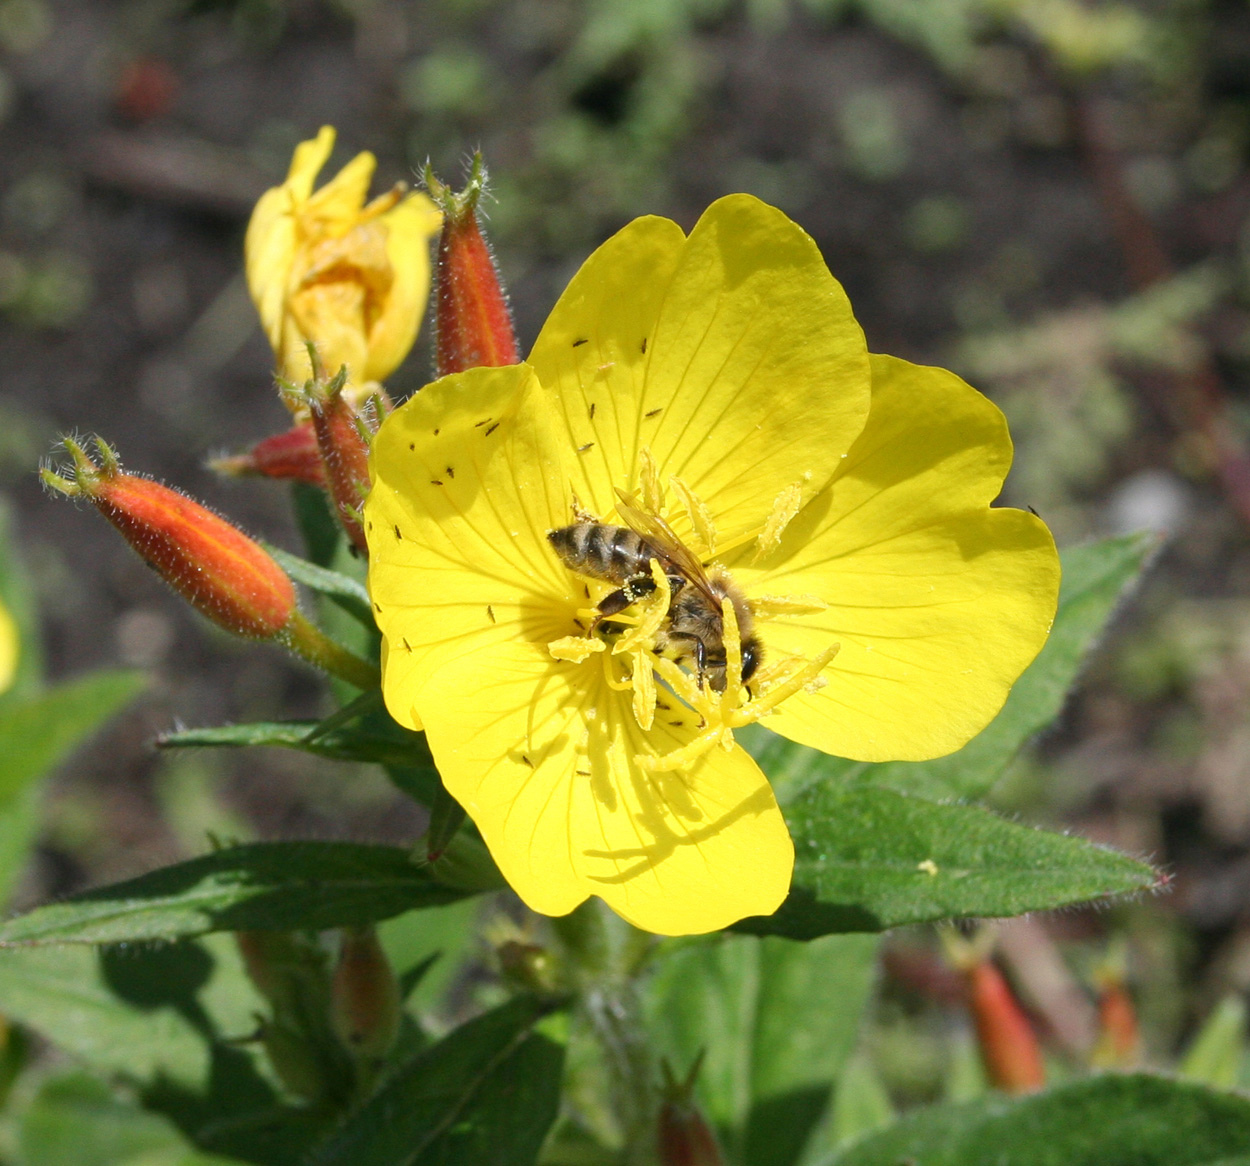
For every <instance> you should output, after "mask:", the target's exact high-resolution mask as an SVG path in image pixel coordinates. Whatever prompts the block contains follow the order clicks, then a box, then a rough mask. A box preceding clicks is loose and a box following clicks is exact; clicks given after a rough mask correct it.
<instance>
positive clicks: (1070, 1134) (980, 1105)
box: [831, 1074, 1250, 1166]
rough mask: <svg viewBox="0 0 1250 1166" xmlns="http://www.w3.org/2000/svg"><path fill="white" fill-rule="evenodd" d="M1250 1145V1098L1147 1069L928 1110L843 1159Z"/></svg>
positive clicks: (981, 1157)
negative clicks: (1015, 1097)
mask: <svg viewBox="0 0 1250 1166" xmlns="http://www.w3.org/2000/svg"><path fill="white" fill-rule="evenodd" d="M1247 1146H1250V1101H1247V1100H1246V1099H1245V1098H1243V1097H1236V1096H1233V1095H1231V1094H1227V1093H1215V1092H1212V1091H1210V1090H1206V1089H1202V1088H1201V1087H1199V1086H1195V1085H1186V1084H1182V1083H1180V1082H1176V1081H1169V1080H1166V1079H1164V1078H1161V1077H1149V1076H1145V1075H1144V1074H1138V1075H1133V1076H1119V1075H1108V1076H1105V1077H1093V1078H1089V1079H1086V1080H1083V1081H1076V1082H1073V1083H1072V1084H1070V1085H1064V1086H1061V1087H1060V1088H1058V1089H1053V1090H1051V1091H1050V1092H1047V1093H1043V1094H1039V1095H1037V1096H1035V1097H1027V1098H1024V1099H1022V1100H1018V1101H1011V1100H1008V1099H1006V1098H1004V1097H1002V1096H1001V1095H991V1096H987V1097H986V1098H984V1099H982V1100H980V1101H975V1102H971V1103H969V1104H966V1105H958V1106H941V1107H937V1108H934V1109H929V1110H922V1111H921V1112H919V1113H917V1114H914V1115H913V1116H911V1117H907V1118H904V1119H903V1120H902V1121H901V1122H899V1123H898V1124H897V1125H894V1126H892V1127H891V1128H890V1129H888V1130H885V1131H883V1132H882V1133H879V1134H875V1135H873V1136H871V1137H869V1138H867V1139H865V1140H864V1141H862V1142H859V1143H857V1144H856V1145H854V1146H852V1147H851V1148H850V1149H848V1150H846V1151H845V1152H844V1153H842V1154H841V1155H839V1156H837V1157H835V1158H833V1159H832V1160H831V1162H832V1163H836V1164H837V1166H899V1164H900V1163H903V1162H906V1163H908V1166H973V1164H974V1163H977V1164H979V1163H993V1162H1004V1163H1006V1162H1009V1163H1010V1164H1011V1166H1216V1163H1220V1164H1221V1166H1224V1164H1225V1163H1226V1160H1227V1159H1230V1158H1232V1159H1234V1160H1235V1159H1236V1158H1237V1157H1238V1156H1242V1157H1243V1159H1244V1155H1245V1151H1246V1147H1247Z"/></svg>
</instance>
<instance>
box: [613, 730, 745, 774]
mask: <svg viewBox="0 0 1250 1166" xmlns="http://www.w3.org/2000/svg"><path fill="white" fill-rule="evenodd" d="M726 733H728V734H729V741H730V748H732V747H733V733H732V732H730V730H729V729H728V728H726V727H725V726H724V725H708V727H707V728H706V729H704V730H703V732H701V733H700V734H699V735H698V736H697V737H695V739H694V740H693V741H690V742H688V743H687V744H685V745H683V746H682V747H681V748H680V749H674V750H672V751H671V752H669V753H661V754H659V755H658V756H651V757H649V756H647V755H646V754H645V753H639V754H638V755H637V756H636V757H635V758H634V760H635V762H637V764H638V767H639V768H640V769H645V770H646V771H647V772H649V773H670V772H672V771H673V770H675V769H689V768H690V766H692V765H693V764H694V763H695V762H696V761H698V760H699V758H700V757H702V756H703V755H704V754H705V753H707V752H708V751H709V750H711V749H714V748H715V747H716V746H717V745H718V744H720V743H721V741H722V740H723V738H724V735H725V734H726Z"/></svg>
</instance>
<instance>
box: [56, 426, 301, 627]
mask: <svg viewBox="0 0 1250 1166" xmlns="http://www.w3.org/2000/svg"><path fill="white" fill-rule="evenodd" d="M65 446H66V448H67V449H68V450H69V452H70V455H71V456H72V457H73V459H74V468H73V471H72V477H69V478H66V477H62V476H61V475H58V474H55V473H53V472H52V471H51V470H48V469H45V470H44V471H43V473H42V477H43V480H44V481H45V482H46V483H47V484H48V485H49V486H51V487H52V488H53V489H56V490H59V491H60V492H61V493H64V494H70V495H74V496H79V495H80V496H82V497H84V498H87V499H88V500H89V501H91V502H92V503H94V505H95V507H96V509H98V510H99V511H100V513H101V514H103V515H104V517H105V518H107V519H108V520H109V522H111V523H112V524H113V525H114V526H115V527H117V529H118V530H119V531H121V533H122V536H123V537H124V538H125V539H126V541H127V542H128V543H130V545H131V546H132V547H133V548H134V549H135V550H136V551H137V552H138V553H139V555H140V556H141V557H142V558H143V560H144V561H145V562H146V563H147V564H148V566H150V567H151V568H152V569H153V570H154V571H156V573H157V574H158V575H160V576H161V578H163V579H164V580H165V581H166V582H167V583H168V584H169V585H170V586H171V587H172V588H173V589H174V590H175V591H177V592H178V594H179V595H181V596H182V597H183V598H184V599H185V600H186V601H187V602H188V603H190V604H191V606H192V607H194V608H195V609H196V610H197V611H199V612H202V613H203V614H204V615H206V616H207V617H208V618H209V619H211V620H212V621H213V622H214V623H215V624H218V625H219V626H220V627H223V628H225V629H226V630H227V631H230V632H233V633H234V634H235V635H237V636H246V637H248V638H250V639H257V640H268V639H273V638H274V637H275V636H277V635H279V634H280V633H282V632H284V631H285V630H286V629H287V626H288V624H290V623H291V621H292V619H293V617H294V616H295V615H296V614H297V610H298V609H297V607H296V598H295V586H294V584H293V583H292V582H291V580H290V579H289V578H288V577H287V575H286V572H285V571H283V570H282V568H281V567H279V566H278V564H277V563H276V562H274V560H273V558H272V556H270V554H269V553H268V552H267V551H266V550H265V549H264V548H263V547H262V546H260V544H259V543H257V542H254V541H253V540H252V539H250V538H248V536H247V535H245V534H244V533H243V532H242V531H241V530H239V529H238V528H237V527H235V526H231V524H230V523H228V522H226V521H225V519H223V518H219V517H218V516H217V515H216V514H214V513H213V512H212V511H211V510H208V509H206V508H205V507H203V506H201V505H200V504H199V503H198V502H195V501H193V500H192V499H190V498H188V497H187V496H186V495H185V494H180V493H178V491H177V490H171V489H170V488H169V487H168V486H162V485H161V484H160V483H159V482H153V481H152V480H151V479H150V478H140V477H136V476H135V475H134V474H126V473H123V472H122V470H121V466H120V465H119V463H118V461H117V455H116V454H115V453H114V452H113V450H112V449H111V448H110V447H109V446H108V445H106V444H105V443H104V442H103V441H101V440H100V439H99V438H97V439H96V450H97V453H98V456H99V459H100V464H99V465H97V464H96V463H95V462H94V461H92V460H91V459H90V458H89V457H88V456H87V454H86V453H85V452H84V450H83V449H82V447H81V446H79V445H78V444H77V443H76V442H74V441H66V443H65Z"/></svg>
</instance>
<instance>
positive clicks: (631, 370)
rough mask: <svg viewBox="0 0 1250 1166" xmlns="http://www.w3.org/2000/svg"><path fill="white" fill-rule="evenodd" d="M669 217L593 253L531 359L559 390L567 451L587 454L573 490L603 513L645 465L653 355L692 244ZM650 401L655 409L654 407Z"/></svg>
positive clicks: (639, 225)
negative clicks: (641, 451)
mask: <svg viewBox="0 0 1250 1166" xmlns="http://www.w3.org/2000/svg"><path fill="white" fill-rule="evenodd" d="M685 243H686V237H685V235H684V234H683V232H682V229H681V228H680V227H679V226H678V225H677V224H676V223H674V222H672V221H671V220H669V219H661V218H656V217H655V216H648V217H646V218H641V219H635V220H634V221H633V222H632V223H630V224H629V225H628V226H626V227H624V228H623V229H622V230H620V231H618V232H617V233H616V234H615V235H613V236H612V238H611V239H609V240H608V241H607V242H606V243H604V244H603V246H601V247H600V248H599V249H598V250H596V251H595V252H594V253H593V254H592V255H591V256H590V258H589V259H587V260H586V262H585V263H583V264H582V267H581V270H580V271H578V273H577V274H576V275H575V276H574V277H573V280H572V282H571V283H570V284H569V285H568V287H567V288H565V290H564V294H563V295H562V296H561V297H560V299H559V300H558V301H557V303H556V306H555V308H554V309H553V310H552V312H551V315H550V316H548V317H547V322H546V324H544V325H543V329H542V332H540V333H539V336H538V340H537V342H536V343H535V344H534V351H533V352H532V353H531V354H530V358H529V362H530V364H532V365H533V366H534V371H535V372H537V373H538V379H539V380H540V381H542V383H543V386H544V388H547V389H549V390H551V391H552V393H553V396H554V398H555V405H556V411H557V413H558V414H559V415H560V417H561V418H562V420H563V425H564V429H565V433H566V434H567V436H566V437H565V438H564V441H565V442H566V444H567V445H568V448H569V449H573V450H582V451H583V452H581V453H580V454H579V455H578V462H579V464H578V468H577V470H576V471H575V473H574V478H573V482H574V484H573V489H574V490H575V491H576V493H577V496H578V498H579V499H581V501H582V503H583V504H584V505H586V506H588V507H590V508H591V510H593V511H594V512H595V513H596V514H598V515H601V516H602V515H606V514H607V513H608V511H610V510H611V509H612V507H613V506H614V505H615V503H616V495H615V493H613V487H615V486H622V487H623V486H626V485H627V484H628V483H630V482H631V481H632V480H633V477H634V475H635V474H636V472H637V469H638V448H637V442H636V440H635V434H636V430H637V428H638V420H639V418H640V417H641V416H642V414H641V413H640V411H639V410H640V402H641V401H643V400H644V399H645V395H646V387H645V381H646V368H647V354H646V353H645V352H644V351H643V342H644V341H647V342H648V347H650V343H649V342H650V340H652V339H653V338H654V336H655V321H656V318H657V317H658V316H659V312H660V305H661V303H662V302H663V299H664V292H665V289H666V288H667V287H668V283H669V281H670V280H671V278H672V275H673V272H674V270H675V269H676V267H677V263H678V261H679V259H680V258H681V253H682V249H683V248H684V247H685ZM650 407H651V406H648V408H650Z"/></svg>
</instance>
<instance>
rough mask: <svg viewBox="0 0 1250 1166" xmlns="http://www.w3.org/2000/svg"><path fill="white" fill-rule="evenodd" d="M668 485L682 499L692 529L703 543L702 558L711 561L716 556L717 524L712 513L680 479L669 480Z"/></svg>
mask: <svg viewBox="0 0 1250 1166" xmlns="http://www.w3.org/2000/svg"><path fill="white" fill-rule="evenodd" d="M668 484H669V485H670V486H671V487H672V488H673V493H674V494H676V495H677V497H678V498H680V499H681V504H682V508H683V509H684V510H685V511H686V517H687V518H689V519H690V529H691V530H693V531H694V533H695V535H696V536H697V537H698V538H699V540H700V541H701V542H702V543H703V554H702V555H701V556H700V557H701V558H703V559H710V558H711V557H712V556H713V555H715V554H716V524H715V523H714V522H713V521H712V513H711V511H710V510H708V508H707V507H706V506H705V505H704V504H703V500H702V499H701V498H699V497H698V496H697V495H696V494H695V493H694V491H693V490H691V489H690V487H689V486H687V485H686V483H685V482H683V481H682V480H681V479H680V478H678V477H672V478H669V480H668Z"/></svg>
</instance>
